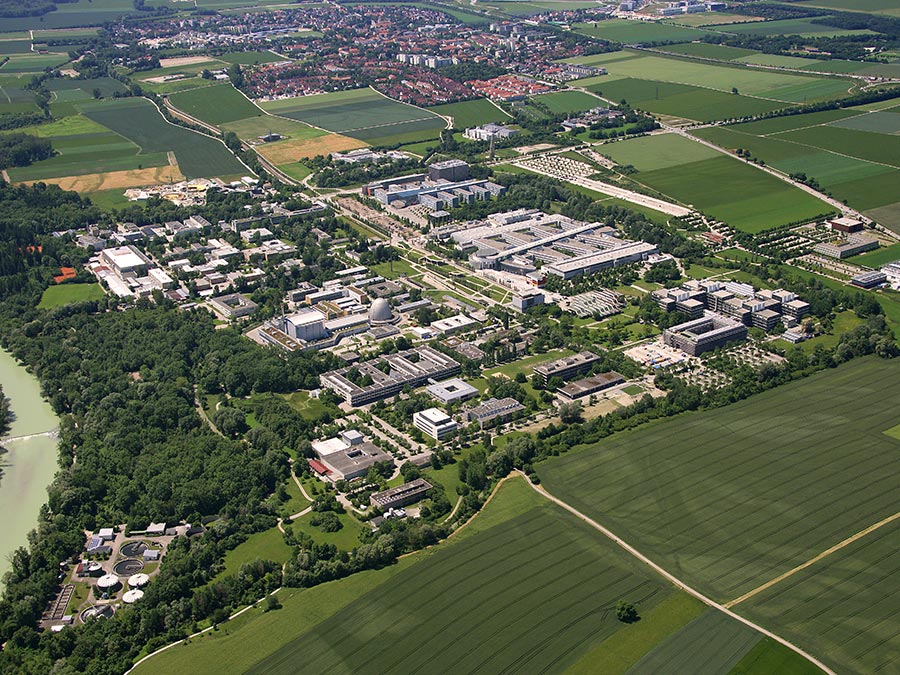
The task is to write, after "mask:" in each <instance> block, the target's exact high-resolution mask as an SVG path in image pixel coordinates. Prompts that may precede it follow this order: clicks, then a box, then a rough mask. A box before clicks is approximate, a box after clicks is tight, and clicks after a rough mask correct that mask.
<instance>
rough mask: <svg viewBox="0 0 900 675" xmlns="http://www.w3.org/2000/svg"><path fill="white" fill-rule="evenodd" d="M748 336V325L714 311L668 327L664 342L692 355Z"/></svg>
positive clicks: (664, 333)
mask: <svg viewBox="0 0 900 675" xmlns="http://www.w3.org/2000/svg"><path fill="white" fill-rule="evenodd" d="M746 338H747V327H746V326H745V325H744V324H742V323H738V322H737V321H733V320H731V319H728V318H725V317H723V316H720V315H718V314H714V313H712V312H707V313H706V315H705V316H703V317H701V318H699V319H694V320H693V321H688V322H686V323H682V324H679V325H677V326H673V327H672V328H667V329H666V330H665V331H664V332H663V342H665V344H667V345H669V346H670V347H675V348H676V349H680V350H681V351H683V352H687V353H688V354H690V355H691V356H698V355H700V354H702V353H703V352H708V351H712V350H714V349H718V348H719V347H722V346H724V345H725V344H727V343H728V342H733V341H735V340H745V339H746Z"/></svg>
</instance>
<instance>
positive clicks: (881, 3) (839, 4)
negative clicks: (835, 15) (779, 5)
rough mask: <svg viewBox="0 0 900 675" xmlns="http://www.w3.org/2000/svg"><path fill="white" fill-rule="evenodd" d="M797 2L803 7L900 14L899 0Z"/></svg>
mask: <svg viewBox="0 0 900 675" xmlns="http://www.w3.org/2000/svg"><path fill="white" fill-rule="evenodd" d="M797 4H798V5H801V6H803V7H822V8H824V9H839V10H843V11H845V12H866V13H869V14H892V15H894V16H898V15H900V7H898V6H897V0H807V1H806V2H798V3H797Z"/></svg>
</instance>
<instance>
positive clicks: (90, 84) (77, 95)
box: [46, 77, 128, 101]
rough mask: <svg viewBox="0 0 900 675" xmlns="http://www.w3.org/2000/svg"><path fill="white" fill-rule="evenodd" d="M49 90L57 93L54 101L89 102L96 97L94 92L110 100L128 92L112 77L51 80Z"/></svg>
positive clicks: (48, 84)
mask: <svg viewBox="0 0 900 675" xmlns="http://www.w3.org/2000/svg"><path fill="white" fill-rule="evenodd" d="M46 86H47V89H49V90H50V91H52V92H54V93H55V95H56V96H55V97H54V99H61V98H65V100H68V101H73V100H85V101H86V100H89V99H91V98H93V97H94V90H95V89H97V90H99V92H100V96H102V97H104V98H108V97H111V96H114V95H115V94H116V93H119V94H124V93H126V92H127V91H128V90H127V89H126V88H125V85H123V84H122V83H121V82H119V81H118V80H116V79H113V78H111V77H98V78H95V79H92V80H71V79H68V78H65V79H51V80H47V82H46Z"/></svg>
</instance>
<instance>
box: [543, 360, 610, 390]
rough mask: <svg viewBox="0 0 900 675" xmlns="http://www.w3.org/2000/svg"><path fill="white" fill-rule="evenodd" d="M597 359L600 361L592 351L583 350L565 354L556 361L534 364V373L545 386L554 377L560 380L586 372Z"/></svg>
mask: <svg viewBox="0 0 900 675" xmlns="http://www.w3.org/2000/svg"><path fill="white" fill-rule="evenodd" d="M598 361H600V357H599V356H597V355H596V354H594V352H588V351H584V352H581V353H580V354H573V355H572V356H565V357H563V358H561V359H557V360H556V361H551V362H550V363H542V364H541V365H539V366H535V368H534V375H535V377H536V379H537V380H538V381H539V382H540V384H541V386H542V387H546V386H547V383H548V382H549V381H550V380H552V379H553V378H554V377H558V378H560V379H562V380H571V379H572V378H573V377H575V376H576V375H582V374H584V373H587V372H588V371H589V370H590V369H591V367H592V366H593V365H594V364H595V363H597V362H598Z"/></svg>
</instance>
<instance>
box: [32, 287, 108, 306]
mask: <svg viewBox="0 0 900 675" xmlns="http://www.w3.org/2000/svg"><path fill="white" fill-rule="evenodd" d="M103 296H104V293H103V289H102V288H100V284H62V285H59V286H50V287H49V288H47V289H46V290H44V294H43V295H42V296H41V301H40V303H39V304H38V309H53V308H56V307H62V306H63V305H68V304H69V303H71V302H85V301H88V300H102V299H103Z"/></svg>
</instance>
